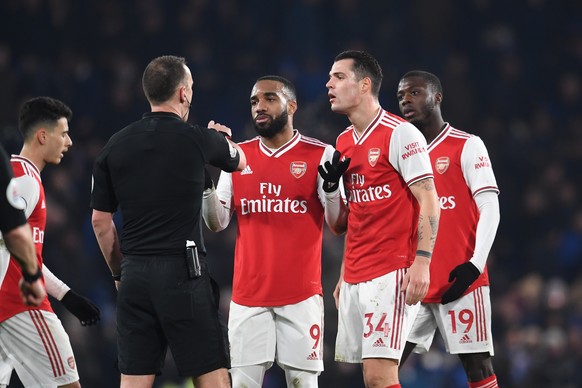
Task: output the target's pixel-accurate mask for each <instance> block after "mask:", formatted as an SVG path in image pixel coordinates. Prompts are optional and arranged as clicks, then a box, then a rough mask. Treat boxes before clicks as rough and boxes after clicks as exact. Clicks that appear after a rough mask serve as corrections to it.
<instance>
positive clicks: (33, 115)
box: [18, 96, 73, 141]
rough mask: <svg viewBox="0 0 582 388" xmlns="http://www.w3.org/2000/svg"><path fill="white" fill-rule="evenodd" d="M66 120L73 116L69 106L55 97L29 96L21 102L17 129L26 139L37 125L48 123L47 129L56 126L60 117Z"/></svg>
mask: <svg viewBox="0 0 582 388" xmlns="http://www.w3.org/2000/svg"><path fill="white" fill-rule="evenodd" d="M63 117H64V118H66V119H67V121H70V120H71V117H73V112H72V111H71V108H69V107H68V106H67V104H65V103H64V102H62V101H60V100H57V99H56V98H52V97H46V96H40V97H35V98H31V99H29V100H27V101H25V102H24V104H22V107H21V108H20V113H19V115H18V129H20V133H22V137H23V138H24V140H25V141H26V140H27V139H28V138H30V137H31V136H32V135H33V134H34V132H35V131H36V128H37V127H38V126H39V125H43V124H45V125H48V126H50V128H49V129H52V128H53V127H55V126H56V124H57V121H58V120H59V119H61V118H63Z"/></svg>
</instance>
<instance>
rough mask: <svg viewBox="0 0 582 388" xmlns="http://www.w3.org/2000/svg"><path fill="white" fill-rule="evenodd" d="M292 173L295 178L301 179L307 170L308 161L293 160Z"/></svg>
mask: <svg viewBox="0 0 582 388" xmlns="http://www.w3.org/2000/svg"><path fill="white" fill-rule="evenodd" d="M290 167H291V175H293V176H294V177H295V178H297V179H299V178H301V177H302V176H303V175H305V172H306V171H307V163H306V162H291V166H290Z"/></svg>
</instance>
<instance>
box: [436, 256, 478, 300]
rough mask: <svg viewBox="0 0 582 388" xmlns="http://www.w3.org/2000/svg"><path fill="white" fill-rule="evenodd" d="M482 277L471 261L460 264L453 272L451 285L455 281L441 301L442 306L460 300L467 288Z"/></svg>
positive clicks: (450, 280)
mask: <svg viewBox="0 0 582 388" xmlns="http://www.w3.org/2000/svg"><path fill="white" fill-rule="evenodd" d="M479 275H481V273H480V272H479V270H478V269H477V267H475V265H474V264H473V263H471V262H470V261H467V262H466V263H463V264H459V265H458V266H456V267H455V268H453V270H452V271H451V274H450V275H449V283H450V282H452V281H453V280H454V281H455V282H454V283H453V284H452V285H451V286H450V287H449V289H448V290H446V291H445V293H444V294H443V297H442V299H441V304H447V303H451V302H452V301H454V300H457V299H459V298H460V297H461V296H462V295H463V293H464V292H465V291H467V288H469V286H470V285H471V284H473V282H474V281H475V280H477V278H478V277H479Z"/></svg>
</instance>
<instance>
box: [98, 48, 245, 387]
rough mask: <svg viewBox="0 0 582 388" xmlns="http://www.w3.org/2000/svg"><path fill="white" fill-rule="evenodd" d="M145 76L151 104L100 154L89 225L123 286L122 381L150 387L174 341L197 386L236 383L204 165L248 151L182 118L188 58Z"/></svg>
mask: <svg viewBox="0 0 582 388" xmlns="http://www.w3.org/2000/svg"><path fill="white" fill-rule="evenodd" d="M142 83H143V90H144V93H145V95H146V97H147V99H148V101H149V103H150V106H151V112H150V113H146V114H144V115H143V118H142V119H141V120H139V121H136V122H134V123H132V124H130V125H129V126H127V127H125V128H124V129H122V130H121V131H119V132H117V133H116V134H114V135H113V136H112V137H111V139H109V142H108V143H107V144H106V145H105V147H104V148H103V150H102V151H101V153H100V154H99V155H98V156H97V159H96V161H95V165H94V168H93V190H92V193H91V207H92V208H93V218H92V221H93V229H94V231H95V235H96V237H97V241H98V243H99V247H100V248H101V252H102V253H103V255H104V257H105V260H106V261H107V264H108V265H109V268H110V269H111V272H112V274H113V279H114V280H115V284H116V287H117V289H118V296H117V347H118V353H119V369H120V371H121V387H140V388H141V387H152V386H153V383H154V379H155V375H156V374H159V373H161V368H162V365H163V362H164V358H165V354H166V349H167V347H168V346H169V347H170V350H171V351H172V355H173V357H174V360H175V362H176V366H177V369H178V371H179V373H180V374H181V375H182V376H184V377H192V381H193V383H194V384H195V385H196V388H205V387H212V388H221V387H230V381H229V377H228V371H227V368H229V367H230V360H229V353H228V342H227V339H226V338H227V336H226V328H225V326H224V325H223V324H222V322H220V321H219V317H218V302H219V299H218V287H217V285H216V283H215V282H214V280H212V279H211V278H210V276H209V274H208V271H207V266H206V263H205V260H204V257H205V255H206V250H205V248H204V243H203V239H202V230H201V229H200V219H201V217H200V210H201V206H202V192H203V190H204V184H205V180H204V167H205V165H206V164H207V163H209V164H211V165H213V166H215V167H218V168H220V169H222V170H224V171H227V172H232V171H240V170H242V169H243V168H244V167H245V166H246V158H245V156H244V153H243V152H242V151H241V149H240V147H239V146H238V145H236V144H235V143H233V142H232V141H230V140H229V139H228V138H227V137H228V136H223V135H230V129H229V128H228V127H225V126H223V125H220V124H216V123H214V122H213V121H210V123H209V124H208V128H205V127H200V126H196V125H195V126H192V125H190V124H188V123H187V122H186V121H187V120H188V114H189V111H190V102H191V101H192V86H193V81H192V74H191V73H190V69H189V68H188V66H186V61H185V60H184V58H180V57H175V56H162V57H158V58H155V59H154V60H152V61H151V62H150V63H149V65H148V66H147V67H146V69H145V71H144V74H143V80H142ZM118 208H119V209H120V211H121V216H122V219H123V232H122V233H121V237H120V238H119V237H118V234H117V231H116V228H115V224H114V222H113V213H115V211H116V210H117V209H118Z"/></svg>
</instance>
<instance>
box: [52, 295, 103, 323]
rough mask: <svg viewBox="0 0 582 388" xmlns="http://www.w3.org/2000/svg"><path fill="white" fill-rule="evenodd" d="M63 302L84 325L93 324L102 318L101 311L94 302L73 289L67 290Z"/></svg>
mask: <svg viewBox="0 0 582 388" xmlns="http://www.w3.org/2000/svg"><path fill="white" fill-rule="evenodd" d="M61 303H62V304H63V305H64V306H65V307H66V308H67V310H69V311H70V312H71V314H73V315H74V316H76V317H77V318H79V321H80V322H81V325H83V326H91V325H94V324H96V323H97V321H99V320H100V319H101V311H99V307H97V306H96V305H95V304H94V303H93V302H91V301H90V300H89V299H87V298H85V297H84V296H81V295H79V294H77V293H76V292H75V291H73V290H69V291H67V293H66V294H65V296H63V299H61Z"/></svg>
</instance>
